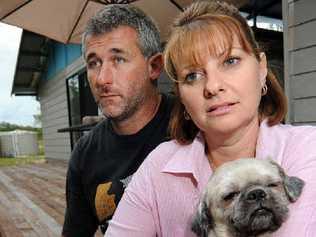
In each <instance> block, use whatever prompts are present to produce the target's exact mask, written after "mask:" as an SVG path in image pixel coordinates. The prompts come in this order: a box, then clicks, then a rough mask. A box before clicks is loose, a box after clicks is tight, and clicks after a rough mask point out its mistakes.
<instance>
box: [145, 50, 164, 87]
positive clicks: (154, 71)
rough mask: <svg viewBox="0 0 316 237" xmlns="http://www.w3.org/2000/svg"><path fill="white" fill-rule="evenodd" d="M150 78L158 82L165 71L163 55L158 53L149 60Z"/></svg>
mask: <svg viewBox="0 0 316 237" xmlns="http://www.w3.org/2000/svg"><path fill="white" fill-rule="evenodd" d="M148 66H149V78H150V80H152V81H154V80H156V79H157V78H158V77H159V75H160V74H161V72H162V69H163V57H162V54H161V53H157V54H155V55H153V56H151V57H150V58H149V62H148Z"/></svg>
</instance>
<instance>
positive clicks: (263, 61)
mask: <svg viewBox="0 0 316 237" xmlns="http://www.w3.org/2000/svg"><path fill="white" fill-rule="evenodd" d="M259 67H260V83H261V86H262V87H263V86H264V84H265V83H266V77H267V75H268V67H267V57H266V54H265V53H264V52H261V53H260V61H259Z"/></svg>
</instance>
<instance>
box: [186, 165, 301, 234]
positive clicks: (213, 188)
mask: <svg viewBox="0 0 316 237" xmlns="http://www.w3.org/2000/svg"><path fill="white" fill-rule="evenodd" d="M303 186H304V182H303V180H301V179H299V178H297V177H290V176H287V175H286V174H285V172H284V170H283V169H282V168H281V167H280V166H279V165H278V164H276V163H275V162H273V161H271V160H258V159H238V160H236V161H232V162H227V163H225V164H223V165H222V166H220V167H219V168H218V169H217V170H216V172H215V173H214V174H213V175H212V177H211V178H210V180H209V182H208V185H207V187H206V190H205V192H204V194H203V196H202V199H201V201H200V203H199V207H198V211H197V213H196V215H195V217H194V220H193V223H192V231H193V232H195V233H196V234H197V236H200V237H268V236H269V235H270V234H271V233H272V232H274V231H276V230H277V229H278V228H279V227H280V226H281V225H282V223H283V222H284V221H285V220H286V218H287V216H288V212H289V210H288V207H287V206H288V205H289V203H290V202H295V201H296V200H297V199H298V198H299V196H300V194H301V192H302V189H303Z"/></svg>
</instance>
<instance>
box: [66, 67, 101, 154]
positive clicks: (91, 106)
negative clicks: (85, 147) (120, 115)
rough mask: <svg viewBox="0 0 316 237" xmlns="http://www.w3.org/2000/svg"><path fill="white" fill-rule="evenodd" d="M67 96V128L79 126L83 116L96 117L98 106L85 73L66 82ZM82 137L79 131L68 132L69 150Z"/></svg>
mask: <svg viewBox="0 0 316 237" xmlns="http://www.w3.org/2000/svg"><path fill="white" fill-rule="evenodd" d="M66 83H67V96H68V114H69V126H70V127H75V126H80V125H81V122H82V118H83V117H84V116H88V115H89V116H93V115H98V106H97V104H96V103H95V101H94V98H93V96H92V93H91V90H90V87H89V83H88V80H87V74H86V72H85V71H84V72H81V73H78V74H76V75H74V76H72V77H70V78H68V79H67V80H66ZM82 135H83V132H81V131H80V130H79V129H78V130H77V131H71V132H70V139H71V149H73V146H74V144H75V143H76V142H77V140H78V139H79V138H80V137H81V136H82Z"/></svg>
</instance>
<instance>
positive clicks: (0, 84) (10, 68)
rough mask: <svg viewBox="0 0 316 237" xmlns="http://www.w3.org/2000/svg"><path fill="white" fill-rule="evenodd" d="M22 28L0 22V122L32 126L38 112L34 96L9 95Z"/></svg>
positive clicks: (38, 106) (38, 108) (37, 103)
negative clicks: (34, 116)
mask: <svg viewBox="0 0 316 237" xmlns="http://www.w3.org/2000/svg"><path fill="white" fill-rule="evenodd" d="M21 33H22V30H21V29H19V28H17V27H14V26H10V25H6V24H4V23H1V22H0V123H1V122H8V123H14V124H19V125H29V126H34V125H35V121H34V118H33V115H35V114H39V113H40V105H39V102H38V101H36V98H35V97H34V96H14V95H11V90H12V83H13V77H14V71H15V65H16V60H17V54H18V48H19V44H20V38H21Z"/></svg>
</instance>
